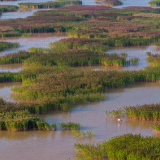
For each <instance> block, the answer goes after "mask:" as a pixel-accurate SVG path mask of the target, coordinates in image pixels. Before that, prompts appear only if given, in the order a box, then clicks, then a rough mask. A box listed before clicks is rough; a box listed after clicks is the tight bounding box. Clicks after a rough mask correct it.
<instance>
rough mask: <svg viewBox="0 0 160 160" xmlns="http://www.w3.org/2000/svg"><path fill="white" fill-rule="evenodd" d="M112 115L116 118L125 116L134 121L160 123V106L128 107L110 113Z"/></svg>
mask: <svg viewBox="0 0 160 160" xmlns="http://www.w3.org/2000/svg"><path fill="white" fill-rule="evenodd" d="M107 114H108V112H107ZM110 114H112V115H114V116H121V115H123V114H124V115H126V116H128V117H130V118H133V119H138V120H152V121H159V120H160V104H159V103H157V104H144V105H137V106H128V107H125V108H124V110H121V109H120V110H114V111H112V112H110Z"/></svg>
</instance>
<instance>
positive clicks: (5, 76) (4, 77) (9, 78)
mask: <svg viewBox="0 0 160 160" xmlns="http://www.w3.org/2000/svg"><path fill="white" fill-rule="evenodd" d="M4 82H22V75H21V74H20V73H10V72H1V73H0V83H4Z"/></svg>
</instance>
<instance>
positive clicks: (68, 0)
mask: <svg viewBox="0 0 160 160" xmlns="http://www.w3.org/2000/svg"><path fill="white" fill-rule="evenodd" d="M66 5H82V1H80V0H56V1H48V2H42V3H18V6H19V7H20V8H31V9H42V8H59V7H63V6H66Z"/></svg>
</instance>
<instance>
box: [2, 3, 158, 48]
mask: <svg viewBox="0 0 160 160" xmlns="http://www.w3.org/2000/svg"><path fill="white" fill-rule="evenodd" d="M67 2H68V1H67ZM69 2H70V1H69ZM77 2H79V1H77ZM54 3H64V1H57V2H54ZM23 5H24V4H23ZM26 5H27V4H26ZM47 7H48V6H47ZM144 12H145V13H152V14H153V15H154V14H155V15H154V16H155V18H153V17H150V16H149V17H147V18H144V17H143V16H134V14H141V13H144ZM159 12H160V11H159V9H152V8H147V7H146V8H144V7H139V8H138V7H137V8H136V7H134V8H123V9H113V8H111V7H107V6H82V5H75V6H65V7H61V8H59V9H54V10H50V11H42V12H37V13H35V14H34V16H30V17H27V18H25V19H15V20H5V21H4V20H2V21H1V22H0V26H1V27H0V35H2V36H21V35H23V34H29V35H31V34H34V33H52V32H56V33H59V32H65V33H66V34H67V35H68V36H70V37H77V38H88V39H97V42H95V45H96V47H98V45H99V39H106V40H108V39H109V41H112V39H114V46H131V45H144V44H149V43H151V42H155V41H157V40H159V37H160V36H159V34H158V33H157V25H158V17H156V14H157V13H159ZM146 16H147V14H146ZM137 22H138V23H137ZM151 24H152V25H151ZM105 46H106V47H107V44H106V45H105V44H104V47H105ZM96 47H95V49H96ZM88 48H89V47H88Z"/></svg>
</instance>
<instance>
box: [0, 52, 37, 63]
mask: <svg viewBox="0 0 160 160" xmlns="http://www.w3.org/2000/svg"><path fill="white" fill-rule="evenodd" d="M34 55H35V53H29V52H26V51H19V52H17V53H13V54H8V55H5V56H2V57H0V64H14V63H23V62H24V60H25V59H28V58H30V57H31V56H34Z"/></svg>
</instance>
